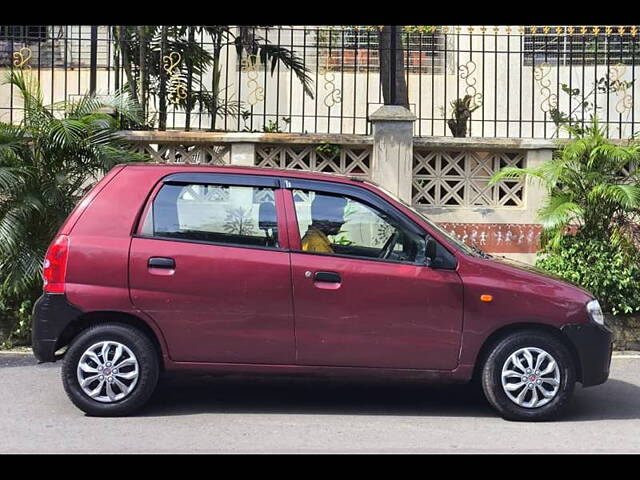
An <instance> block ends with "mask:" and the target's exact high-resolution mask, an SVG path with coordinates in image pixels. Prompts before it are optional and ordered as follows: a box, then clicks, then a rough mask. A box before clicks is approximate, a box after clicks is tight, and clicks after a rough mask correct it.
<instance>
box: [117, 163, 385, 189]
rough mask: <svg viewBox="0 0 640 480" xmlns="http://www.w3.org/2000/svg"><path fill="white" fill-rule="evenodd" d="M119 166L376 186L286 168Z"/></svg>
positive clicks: (354, 178)
mask: <svg viewBox="0 0 640 480" xmlns="http://www.w3.org/2000/svg"><path fill="white" fill-rule="evenodd" d="M120 165H121V166H124V167H127V168H132V167H133V168H138V167H143V168H145V169H170V170H171V171H172V172H180V171H190V172H193V171H194V170H197V171H200V172H211V173H236V174H242V173H244V174H251V175H277V176H279V177H288V178H300V179H305V180H322V181H334V182H335V181H337V182H340V183H351V184H359V185H362V184H363V183H365V182H366V183H367V184H369V185H371V186H374V187H376V186H377V185H376V184H375V183H373V182H371V181H370V180H368V179H366V178H364V177H362V176H355V175H353V176H349V175H343V174H338V173H332V172H311V171H308V170H293V169H286V168H271V167H269V168H267V167H257V166H252V165H210V164H206V163H205V164H202V163H160V162H131V163H123V164H120Z"/></svg>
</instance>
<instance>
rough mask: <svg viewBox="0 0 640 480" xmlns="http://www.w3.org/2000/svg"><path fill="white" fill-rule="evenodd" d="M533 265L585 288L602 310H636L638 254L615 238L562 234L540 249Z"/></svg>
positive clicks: (638, 298)
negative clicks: (551, 245) (548, 247)
mask: <svg viewBox="0 0 640 480" xmlns="http://www.w3.org/2000/svg"><path fill="white" fill-rule="evenodd" d="M536 265H537V266H538V267H540V268H542V269H544V270H547V271H549V272H552V273H554V274H556V275H559V276H561V277H563V278H566V279H567V280H569V281H571V282H574V283H576V284H578V285H580V286H582V287H584V288H585V289H587V290H589V291H590V292H591V293H593V294H594V295H595V296H596V297H597V298H598V299H599V300H600V303H601V304H602V308H603V310H604V311H606V312H610V313H613V314H614V315H618V314H632V313H634V312H638V311H640V254H639V253H638V252H637V251H634V249H630V248H629V247H628V245H625V244H624V243H621V242H619V241H617V240H616V239H615V238H613V239H609V240H602V239H594V238H589V237H588V236H586V235H584V234H582V233H579V234H578V235H576V236H572V235H567V236H564V237H562V238H561V239H560V242H559V244H558V246H557V247H556V248H555V249H553V250H548V251H546V252H541V254H540V255H539V257H538V259H537V261H536Z"/></svg>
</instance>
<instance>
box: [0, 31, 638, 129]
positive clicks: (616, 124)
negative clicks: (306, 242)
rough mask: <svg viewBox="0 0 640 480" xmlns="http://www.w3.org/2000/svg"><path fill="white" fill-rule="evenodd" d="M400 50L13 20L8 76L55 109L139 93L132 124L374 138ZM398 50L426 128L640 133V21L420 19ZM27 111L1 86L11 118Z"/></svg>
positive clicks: (1, 64) (1, 108)
mask: <svg viewBox="0 0 640 480" xmlns="http://www.w3.org/2000/svg"><path fill="white" fill-rule="evenodd" d="M388 48H389V46H388V45H387V44H386V43H385V42H384V41H383V39H382V36H381V33H380V30H379V28H377V27H362V26H360V27H358V26H332V27H319V26H274V27H248V26H228V27H226V26H219V25H217V26H182V27H168V26H164V27H163V26H144V27H141V26H96V27H91V26H79V25H62V26H38V25H31V26H25V25H21V26H14V25H4V26H0V71H4V72H8V71H11V70H16V69H23V70H24V69H28V70H30V73H29V75H34V76H37V78H38V80H39V81H40V84H41V87H42V90H43V95H44V97H45V99H46V100H48V101H50V103H52V104H53V103H56V102H61V101H62V102H64V101H68V100H72V99H73V98H75V97H76V96H78V95H82V94H84V93H86V92H89V91H93V92H95V93H96V94H97V95H104V94H108V93H112V92H114V91H116V90H119V89H123V88H124V89H128V90H129V92H130V93H131V94H132V95H134V96H135V98H137V99H138V102H139V104H140V107H141V110H143V112H144V121H143V122H142V123H140V124H130V125H127V128H133V129H139V128H155V129H161V130H163V129H184V130H196V129H200V130H222V131H259V132H261V131H267V132H278V131H281V132H299V133H305V132H308V133H348V134H368V133H370V129H371V126H370V123H369V122H368V117H369V115H370V114H371V113H372V112H373V111H375V110H376V109H377V108H378V107H379V106H380V105H382V104H383V103H384V101H385V99H384V95H383V86H382V83H384V80H385V79H386V78H387V74H388V70H389V69H390V67H389V63H388V62H386V63H385V61H384V60H385V55H386V54H388ZM397 49H398V50H397V54H398V56H400V57H401V58H402V62H403V63H402V64H403V68H402V69H400V70H399V72H397V73H400V75H399V76H400V78H401V79H402V78H404V82H402V81H400V83H396V86H397V88H402V85H401V84H402V83H403V84H404V85H406V91H407V98H406V99H407V103H408V107H409V108H410V109H411V110H412V111H413V112H414V113H415V115H416V117H417V120H416V122H415V135H417V136H451V135H454V136H476V137H529V138H554V137H564V136H568V135H569V133H567V132H566V131H564V130H562V129H560V128H559V126H560V125H562V124H572V125H574V126H575V127H578V128H583V127H584V126H585V125H586V124H587V123H588V122H589V119H590V118H591V116H592V115H595V116H597V117H599V118H600V120H601V121H602V123H604V124H607V125H608V127H609V134H610V136H612V137H614V138H626V137H629V136H631V135H633V134H634V133H635V132H636V131H637V130H638V118H640V117H638V115H639V114H640V101H637V99H636V75H637V74H636V70H637V65H638V63H639V58H640V42H639V41H638V27H637V26H629V25H626V26H538V27H535V26H495V27H494V26H488V27H484V26H437V27H436V26H423V27H415V26H412V27H403V28H402V29H401V34H400V41H399V43H398V44H397ZM0 73H1V72H0ZM381 79H382V80H383V82H382V83H381ZM21 108H22V106H21V103H20V100H19V98H18V97H17V95H16V92H15V91H14V89H13V88H12V87H11V86H10V85H6V84H5V85H0V121H6V122H17V121H20V119H21V118H22V110H21Z"/></svg>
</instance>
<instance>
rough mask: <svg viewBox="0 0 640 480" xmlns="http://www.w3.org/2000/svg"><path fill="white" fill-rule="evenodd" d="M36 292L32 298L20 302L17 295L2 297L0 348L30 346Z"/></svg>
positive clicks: (0, 302) (0, 306) (0, 307)
mask: <svg viewBox="0 0 640 480" xmlns="http://www.w3.org/2000/svg"><path fill="white" fill-rule="evenodd" d="M39 293H40V292H39V291H38V292H34V293H33V294H32V295H30V297H31V298H27V299H25V300H20V299H19V298H16V297H15V295H14V296H11V295H8V294H4V295H0V348H11V347H13V346H15V345H23V344H28V343H29V339H30V335H31V312H32V311H33V303H34V301H33V298H35V297H36V296H37V295H38V294H39Z"/></svg>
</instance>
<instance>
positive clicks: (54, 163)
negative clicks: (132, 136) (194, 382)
mask: <svg viewBox="0 0 640 480" xmlns="http://www.w3.org/2000/svg"><path fill="white" fill-rule="evenodd" d="M7 82H8V83H10V84H12V85H13V86H14V88H15V89H16V91H17V92H18V93H19V94H20V96H21V97H22V100H23V103H24V108H25V111H24V120H23V121H22V123H21V124H20V125H10V124H6V123H0V282H1V283H0V298H2V299H3V302H4V303H3V305H4V306H5V307H6V308H9V307H10V308H11V309H13V310H14V311H15V310H16V309H18V310H19V309H20V308H22V307H21V306H24V305H28V303H24V302H29V301H31V302H32V301H33V300H34V299H35V298H36V297H37V295H38V294H39V292H40V291H41V289H42V283H41V270H42V260H43V257H44V254H45V252H46V249H47V247H48V245H49V243H50V242H51V240H52V238H53V236H54V235H55V233H56V232H57V230H58V228H59V227H60V225H61V224H62V222H63V221H64V220H65V219H66V217H67V216H68V214H69V213H70V212H71V210H72V209H73V208H74V206H75V205H76V203H77V202H78V200H79V199H80V198H81V197H82V195H83V194H84V193H85V192H86V190H87V189H88V188H90V187H91V185H92V183H94V182H95V181H97V180H98V179H99V178H100V177H101V176H102V175H103V174H104V173H106V172H107V171H109V170H110V169H111V168H112V167H114V166H115V165H117V164H119V163H124V162H127V161H132V160H144V159H146V157H144V156H141V155H136V154H133V153H130V151H129V148H128V146H127V145H126V143H124V142H123V141H122V140H120V138H119V137H118V130H119V124H118V121H117V120H116V119H115V118H114V116H112V115H110V114H108V113H104V111H105V110H108V111H111V112H114V113H115V116H120V118H126V119H130V120H135V119H137V113H138V111H137V109H136V107H135V105H134V103H132V101H131V99H130V98H129V97H128V95H125V94H116V95H112V96H109V97H102V96H101V97H100V98H96V97H95V96H91V95H87V96H84V97H82V98H80V99H79V100H77V101H75V102H73V103H67V104H62V103H61V104H57V105H54V106H53V107H54V108H52V106H45V105H44V104H43V96H42V93H41V90H40V86H39V85H38V83H37V82H36V80H35V77H32V76H30V75H29V74H28V73H27V74H25V73H23V72H20V71H16V72H13V73H11V74H10V75H9V76H8V77H7ZM56 111H62V114H54V113H53V112H56ZM9 313H10V312H9ZM14 313H15V315H14V316H13V321H14V323H16V324H17V326H16V329H17V330H14V336H18V335H21V336H24V335H26V334H27V333H28V327H27V326H26V325H24V322H22V317H21V314H20V313H19V311H16V312H14Z"/></svg>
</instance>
